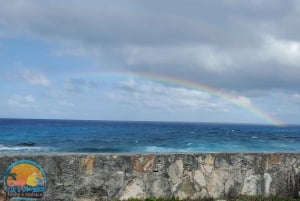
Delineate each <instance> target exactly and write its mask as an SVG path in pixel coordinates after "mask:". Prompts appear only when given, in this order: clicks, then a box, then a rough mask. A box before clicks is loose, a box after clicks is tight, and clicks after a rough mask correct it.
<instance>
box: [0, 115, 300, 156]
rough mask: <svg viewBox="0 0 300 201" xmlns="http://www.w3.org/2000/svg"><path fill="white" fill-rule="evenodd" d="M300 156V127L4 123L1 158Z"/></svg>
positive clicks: (1, 125)
mask: <svg viewBox="0 0 300 201" xmlns="http://www.w3.org/2000/svg"><path fill="white" fill-rule="evenodd" d="M275 151H278V152H299V151H300V126H286V127H275V126H263V125H246V124H213V123H178V122H176V123H166V122H121V121H120V122H116V121H73V120H72V121H71V120H29V119H27V120H25V119H0V153H20V152H22V153H38V152H40V153H42V152H98V153H124V152H126V153H128V152H140V153H142V152H143V153H146V152H275Z"/></svg>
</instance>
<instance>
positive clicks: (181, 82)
mask: <svg viewBox="0 0 300 201" xmlns="http://www.w3.org/2000/svg"><path fill="white" fill-rule="evenodd" d="M81 76H84V74H83V75H81ZM87 76H88V77H99V76H100V77H124V76H129V77H136V76H137V77H140V78H144V79H149V80H152V81H158V82H162V83H166V84H171V85H178V86H182V87H185V88H190V89H194V90H198V91H203V92H206V93H209V94H212V95H215V96H218V97H221V98H223V99H225V100H227V101H229V102H231V103H232V104H234V105H237V106H239V107H241V108H244V109H246V110H247V111H249V112H251V113H252V114H254V115H255V116H257V117H259V118H261V119H263V120H264V121H266V122H268V123H270V124H272V125H275V126H285V123H283V122H282V121H280V120H279V119H277V118H276V117H274V116H272V115H270V114H268V113H267V112H265V111H263V110H261V109H259V108H257V107H256V106H255V105H253V104H252V103H250V102H247V101H244V100H243V99H241V97H238V96H234V95H231V94H229V93H226V92H224V91H221V90H219V89H217V88H214V87H211V86H207V85H204V84H201V83H199V82H194V81H190V80H186V79H181V78H178V77H170V76H164V75H159V74H153V73H146V72H114V73H93V74H89V75H87ZM84 77H86V76H84Z"/></svg>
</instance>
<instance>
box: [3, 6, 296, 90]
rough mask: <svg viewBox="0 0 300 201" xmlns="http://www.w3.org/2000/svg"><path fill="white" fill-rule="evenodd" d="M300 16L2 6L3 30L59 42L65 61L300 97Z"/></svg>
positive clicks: (259, 10)
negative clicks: (72, 59) (81, 60)
mask: <svg viewBox="0 0 300 201" xmlns="http://www.w3.org/2000/svg"><path fill="white" fill-rule="evenodd" d="M299 16H300V2H299V1H297V0H287V1H279V0H278V1H277V0H275V1H274V0H266V1H260V0H252V1H235V0H223V1H217V0H216V1H214V0H207V1H195V0H187V1H184V2H183V1H174V0H167V1H158V0H153V1H140V0H126V1H119V2H117V3H116V2H114V1H89V2H85V3H84V4H82V3H81V2H80V1H72V5H70V4H67V3H60V4H59V5H58V4H57V3H54V2H53V1H34V0H26V1H25V0H19V1H13V3H12V2H10V3H6V2H4V1H2V2H0V25H1V26H0V27H6V28H7V29H8V28H9V30H12V29H15V30H16V32H20V33H22V34H24V33H26V34H28V35H31V36H33V37H39V38H42V39H46V40H48V41H52V42H53V41H54V42H58V43H59V44H60V46H59V48H61V49H59V50H58V51H57V52H56V53H57V54H58V55H64V54H73V55H74V56H84V57H87V58H90V59H92V60H94V61H96V62H97V63H98V64H99V66H100V65H101V66H102V65H103V63H105V68H108V69H115V68H119V69H120V68H121V69H124V68H125V69H127V70H131V71H133V72H139V71H147V72H151V73H158V74H164V75H166V76H175V77H181V78H183V79H189V80H193V81H198V82H201V83H203V84H207V85H211V86H214V87H218V88H223V89H225V90H228V91H239V92H241V93H246V92H249V91H259V90H266V89H267V90H292V91H294V92H295V93H299V91H300V90H299V86H300V79H299V76H300V59H299V58H300V27H299V26H298V24H299V22H298V21H299ZM0 32H1V33H2V32H3V31H2V30H1V28H0ZM78 85H86V83H85V84H84V83H81V84H80V83H79V84H76V83H71V84H70V86H73V89H75V88H76V87H74V86H78ZM88 85H89V84H88ZM256 94H259V93H256Z"/></svg>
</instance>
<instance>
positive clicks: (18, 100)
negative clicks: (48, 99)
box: [8, 95, 38, 108]
mask: <svg viewBox="0 0 300 201" xmlns="http://www.w3.org/2000/svg"><path fill="white" fill-rule="evenodd" d="M8 103H9V104H10V105H11V106H15V107H19V108H38V105H37V104H36V99H35V98H34V97H33V96H32V95H26V96H21V95H12V96H11V97H10V98H9V99H8Z"/></svg>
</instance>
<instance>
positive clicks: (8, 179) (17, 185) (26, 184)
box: [3, 160, 47, 198]
mask: <svg viewBox="0 0 300 201" xmlns="http://www.w3.org/2000/svg"><path fill="white" fill-rule="evenodd" d="M3 181H4V189H5V191H6V196H7V197H8V198H12V197H26V198H41V197H43V193H44V192H45V191H46V181H47V180H46V174H45V171H44V169H43V168H42V167H41V166H40V165H39V164H37V163H35V162H33V161H30V160H20V161H17V162H15V163H13V164H11V165H10V166H9V167H8V168H7V170H6V171H5V174H4V178H3Z"/></svg>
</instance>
